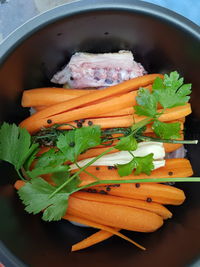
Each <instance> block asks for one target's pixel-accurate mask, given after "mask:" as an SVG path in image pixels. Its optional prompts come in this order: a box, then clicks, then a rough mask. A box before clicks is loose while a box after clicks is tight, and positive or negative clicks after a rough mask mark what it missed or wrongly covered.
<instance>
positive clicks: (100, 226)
mask: <svg viewBox="0 0 200 267" xmlns="http://www.w3.org/2000/svg"><path fill="white" fill-rule="evenodd" d="M63 219H66V220H69V221H72V222H76V223H81V224H85V225H88V226H90V227H93V228H97V229H101V230H104V231H106V232H109V233H111V234H114V235H116V236H119V237H121V238H122V239H124V240H126V241H128V242H130V243H132V244H133V245H135V246H136V247H138V248H140V249H142V250H146V249H145V248H144V247H143V246H141V245H139V244H138V243H136V242H135V241H133V240H132V239H130V238H128V237H126V236H125V235H123V234H121V233H119V232H118V231H117V230H115V229H114V228H112V227H108V226H105V225H103V224H100V223H96V222H93V221H90V220H88V219H85V218H82V217H80V216H78V215H72V214H69V213H67V214H66V215H65V216H64V217H63Z"/></svg>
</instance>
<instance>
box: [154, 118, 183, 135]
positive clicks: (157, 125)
mask: <svg viewBox="0 0 200 267" xmlns="http://www.w3.org/2000/svg"><path fill="white" fill-rule="evenodd" d="M152 129H153V131H154V133H155V134H156V135H157V136H159V137H160V138H162V139H178V138H180V137H181V135H180V131H181V124H180V122H173V123H165V122H161V121H158V120H156V121H155V122H154V123H153V125H152Z"/></svg>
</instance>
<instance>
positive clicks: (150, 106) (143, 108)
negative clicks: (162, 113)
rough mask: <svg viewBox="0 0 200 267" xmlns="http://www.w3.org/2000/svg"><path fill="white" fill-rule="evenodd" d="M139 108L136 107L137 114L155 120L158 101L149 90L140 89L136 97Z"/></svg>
mask: <svg viewBox="0 0 200 267" xmlns="http://www.w3.org/2000/svg"><path fill="white" fill-rule="evenodd" d="M136 100H137V103H138V106H135V107H134V109H135V113H136V114H138V115H140V116H147V117H151V118H155V117H156V116H157V115H158V113H157V99H156V98H155V96H154V95H153V94H151V93H150V91H149V90H148V89H145V88H140V89H139V91H138V95H137V97H136Z"/></svg>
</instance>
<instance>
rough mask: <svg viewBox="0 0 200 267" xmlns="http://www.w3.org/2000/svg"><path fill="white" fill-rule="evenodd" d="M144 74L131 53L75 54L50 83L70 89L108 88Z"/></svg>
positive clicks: (121, 51)
mask: <svg viewBox="0 0 200 267" xmlns="http://www.w3.org/2000/svg"><path fill="white" fill-rule="evenodd" d="M145 73H146V71H145V69H144V68H143V66H142V65H141V64H140V63H137V62H136V61H134V57H133V54H132V52H131V51H125V50H120V51H119V52H118V53H103V54H92V53H82V52H78V53H75V54H74V55H73V56H72V57H71V59H70V61H69V63H68V64H67V65H66V67H64V68H63V69H62V70H61V71H58V72H57V73H56V74H55V75H54V76H53V78H52V79H51V82H53V83H57V84H66V83H67V84H68V85H69V86H70V87H72V88H87V87H108V86H111V85H116V84H118V83H121V82H123V81H127V80H130V79H132V78H136V77H139V76H143V75H144V74H145Z"/></svg>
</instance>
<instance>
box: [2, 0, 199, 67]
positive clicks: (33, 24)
mask: <svg viewBox="0 0 200 267" xmlns="http://www.w3.org/2000/svg"><path fill="white" fill-rule="evenodd" d="M103 10H106V11H107V10H123V11H126V12H131V13H134V12H135V13H143V14H147V15H150V16H154V17H157V18H159V19H161V20H164V21H167V22H169V23H172V24H174V25H175V26H177V27H180V28H181V29H182V30H185V31H186V32H188V33H189V34H191V35H192V36H193V37H195V38H197V40H198V41H200V27H199V26H198V25H197V24H195V23H193V22H192V21H190V20H189V19H187V18H185V17H183V16H182V15H179V14H177V13H176V12H174V11H171V10H169V9H167V8H164V7H160V6H158V5H155V4H152V3H147V2H144V1H141V0H100V1H98V2H96V0H73V1H72V2H70V3H66V4H63V5H60V6H58V7H55V8H53V9H50V10H48V11H46V12H44V13H42V14H39V15H37V16H35V17H33V18H31V19H30V20H28V21H27V22H25V23H24V24H22V25H21V26H20V27H18V28H17V29H16V30H14V31H13V32H11V33H10V34H9V35H8V36H7V37H6V38H5V39H4V40H3V41H2V43H1V44H0V45H1V49H0V64H2V63H3V62H4V61H5V60H6V58H7V57H8V56H9V54H10V53H12V52H13V51H14V49H15V48H16V47H17V46H19V45H20V44H21V43H22V42H23V41H24V40H26V39H27V38H28V37H30V36H31V35H32V34H34V33H35V32H37V31H38V30H40V29H42V28H44V27H45V26H47V25H48V24H51V23H54V22H56V21H58V20H60V19H63V18H66V17H69V16H72V15H76V14H81V13H86V12H88V11H103Z"/></svg>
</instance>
